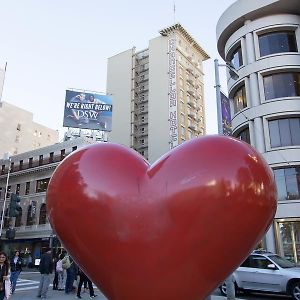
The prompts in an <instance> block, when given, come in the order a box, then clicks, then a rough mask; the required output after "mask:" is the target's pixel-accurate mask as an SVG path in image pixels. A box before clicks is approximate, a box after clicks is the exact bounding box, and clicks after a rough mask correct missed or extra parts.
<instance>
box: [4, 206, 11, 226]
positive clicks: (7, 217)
mask: <svg viewBox="0 0 300 300" xmlns="http://www.w3.org/2000/svg"><path fill="white" fill-rule="evenodd" d="M8 212H9V211H8V208H7V209H6V210H5V214H4V224H3V227H4V228H8V227H9V225H10V223H11V222H10V220H11V219H10V218H9V215H8Z"/></svg>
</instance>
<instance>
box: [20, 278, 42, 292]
mask: <svg viewBox="0 0 300 300" xmlns="http://www.w3.org/2000/svg"><path fill="white" fill-rule="evenodd" d="M38 287H39V281H36V280H29V279H18V281H17V287H16V292H18V291H27V290H34V289H37V288H38Z"/></svg>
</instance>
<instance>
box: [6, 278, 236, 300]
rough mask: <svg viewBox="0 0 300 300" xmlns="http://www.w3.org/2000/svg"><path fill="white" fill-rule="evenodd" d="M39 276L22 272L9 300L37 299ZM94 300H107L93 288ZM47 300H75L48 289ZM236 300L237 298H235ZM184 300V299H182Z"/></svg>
mask: <svg viewBox="0 0 300 300" xmlns="http://www.w3.org/2000/svg"><path fill="white" fill-rule="evenodd" d="M39 278H40V274H39V273H38V272H22V273H21V276H20V277H19V279H18V282H17V288H16V291H15V293H14V294H13V295H12V297H11V298H10V299H11V300H33V299H39V298H37V289H38V285H39ZM95 294H96V295H97V297H96V298H95V299H96V300H107V298H106V297H105V296H104V295H103V294H102V293H101V292H100V291H99V290H98V289H97V288H96V287H95ZM81 297H82V299H90V297H89V293H87V292H85V293H81ZM47 298H48V299H49V300H60V299H65V300H67V299H73V300H74V299H76V294H68V295H67V294H65V293H64V291H57V290H53V289H52V285H50V287H49V291H48V294H47ZM236 299H237V300H238V298H236ZM184 300H186V299H184ZM211 300H226V297H222V296H217V295H213V296H211Z"/></svg>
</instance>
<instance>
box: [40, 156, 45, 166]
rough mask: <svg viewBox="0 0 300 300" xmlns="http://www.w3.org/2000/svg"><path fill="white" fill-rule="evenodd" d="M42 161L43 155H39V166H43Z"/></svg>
mask: <svg viewBox="0 0 300 300" xmlns="http://www.w3.org/2000/svg"><path fill="white" fill-rule="evenodd" d="M43 160H44V158H43V155H40V156H39V166H42V165H43Z"/></svg>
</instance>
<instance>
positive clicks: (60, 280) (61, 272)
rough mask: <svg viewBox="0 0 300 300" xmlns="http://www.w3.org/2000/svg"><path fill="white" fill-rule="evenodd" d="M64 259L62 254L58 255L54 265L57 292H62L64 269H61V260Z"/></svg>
mask: <svg viewBox="0 0 300 300" xmlns="http://www.w3.org/2000/svg"><path fill="white" fill-rule="evenodd" d="M64 257H65V255H64V254H63V253H61V254H60V255H59V260H58V261H57V263H56V272H57V276H58V286H57V288H58V290H59V291H63V290H64V269H63V267H62V260H63V258H64Z"/></svg>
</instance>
